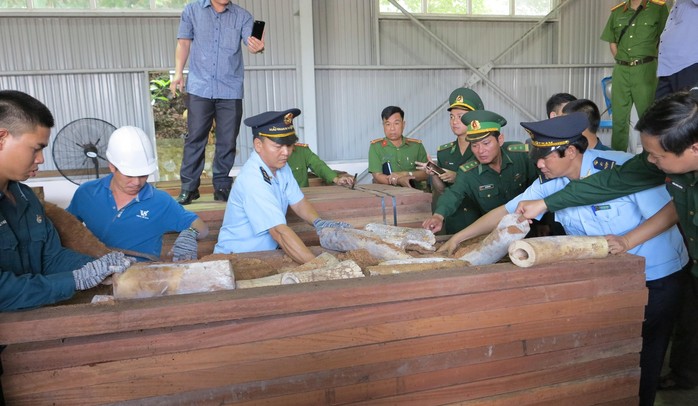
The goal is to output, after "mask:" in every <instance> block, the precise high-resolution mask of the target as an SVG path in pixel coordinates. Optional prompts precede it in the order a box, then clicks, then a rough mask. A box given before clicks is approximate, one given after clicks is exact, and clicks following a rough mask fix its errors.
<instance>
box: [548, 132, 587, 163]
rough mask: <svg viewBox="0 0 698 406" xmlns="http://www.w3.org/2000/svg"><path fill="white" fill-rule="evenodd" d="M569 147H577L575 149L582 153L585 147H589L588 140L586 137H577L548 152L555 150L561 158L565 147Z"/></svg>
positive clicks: (565, 149)
mask: <svg viewBox="0 0 698 406" xmlns="http://www.w3.org/2000/svg"><path fill="white" fill-rule="evenodd" d="M569 147H575V148H577V151H578V152H579V153H580V154H583V153H584V152H586V150H587V148H589V140H588V139H587V137H579V138H577V140H575V141H572V142H571V143H569V144H567V145H563V146H561V147H560V148H558V149H556V150H553V151H551V152H550V153H551V154H552V153H553V152H557V154H558V156H560V158H562V157H564V156H565V151H567V148H569Z"/></svg>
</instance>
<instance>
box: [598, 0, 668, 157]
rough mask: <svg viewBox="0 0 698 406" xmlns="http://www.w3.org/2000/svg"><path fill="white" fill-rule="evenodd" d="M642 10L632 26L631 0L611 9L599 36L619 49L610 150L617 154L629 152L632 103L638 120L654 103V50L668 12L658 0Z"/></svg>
mask: <svg viewBox="0 0 698 406" xmlns="http://www.w3.org/2000/svg"><path fill="white" fill-rule="evenodd" d="M641 7H642V9H640V7H638V9H640V11H639V12H638V13H637V16H636V17H635V19H634V20H633V21H632V22H630V20H631V19H632V18H633V16H634V15H635V13H636V11H635V10H633V9H632V8H630V0H627V1H625V2H623V3H621V4H619V5H617V6H615V7H613V8H612V9H611V15H610V16H609V17H608V22H607V23H606V27H605V28H604V30H603V33H602V34H601V39H602V40H603V41H606V42H609V43H616V44H617V45H618V51H617V53H616V56H615V59H616V64H615V66H614V68H613V91H612V92H611V106H612V107H613V136H612V142H611V148H613V149H614V150H616V151H627V150H628V132H629V124H628V123H629V120H630V109H631V108H632V105H633V103H635V108H636V110H637V114H638V116H642V114H643V113H644V112H645V110H647V108H648V107H649V106H650V104H652V102H653V101H654V92H655V89H656V88H657V46H658V44H659V36H660V34H661V33H662V31H663V30H664V24H665V23H666V19H667V16H668V15H669V10H668V8H667V7H666V5H665V4H664V1H659V0H651V1H648V0H644V1H643V2H642V3H641ZM626 27H627V30H625V33H624V34H623V37H622V38H620V34H621V32H622V31H623V29H624V28H626ZM619 38H620V41H619Z"/></svg>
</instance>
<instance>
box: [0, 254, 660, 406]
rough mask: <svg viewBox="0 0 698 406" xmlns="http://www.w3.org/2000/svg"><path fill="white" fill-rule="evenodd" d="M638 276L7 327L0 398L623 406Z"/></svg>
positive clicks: (86, 314) (388, 285)
mask: <svg viewBox="0 0 698 406" xmlns="http://www.w3.org/2000/svg"><path fill="white" fill-rule="evenodd" d="M279 255H280V254H279V253H278V252H271V253H269V257H276V258H278V257H279ZM277 263H278V262H277ZM642 270H643V260H642V259H641V258H637V257H634V256H630V255H622V256H617V257H616V256H614V257H612V258H607V259H603V260H595V261H570V262H564V263H560V264H552V265H546V266H540V267H533V268H530V269H526V270H522V269H520V268H517V267H515V266H513V265H511V264H497V265H492V266H484V267H472V268H455V269H447V270H439V271H426V272H424V273H418V274H406V275H392V276H378V277H368V278H363V279H362V280H346V281H333V282H328V283H316V284H306V285H296V286H286V287H283V288H279V287H270V288H259V289H249V290H244V291H243V290H241V291H232V292H223V293H224V294H221V293H220V292H217V293H210V294H199V295H183V296H179V297H168V298H155V299H144V300H134V301H128V302H118V303H116V304H114V305H102V306H98V305H75V306H63V307H56V308H51V309H49V308H46V309H37V310H33V311H28V312H20V313H6V314H1V315H0V336H1V337H3V338H4V339H10V341H9V342H10V345H9V346H8V347H7V348H6V349H5V350H4V351H3V353H2V354H1V356H2V359H3V366H4V368H5V371H4V374H3V376H2V386H3V389H4V392H5V398H6V400H7V401H8V403H9V404H18V405H41V404H52V405H81V404H104V403H106V404H113V403H119V404H130V405H156V404H158V405H159V404H167V405H179V404H181V405H188V404H278V405H288V404H349V403H357V402H360V403H364V404H377V405H379V404H400V405H403V404H404V405H430V404H449V403H458V404H460V403H461V402H475V403H477V402H480V403H479V404H512V403H517V404H518V403H520V404H522V405H525V404H538V403H540V404H546V403H547V404H552V402H553V401H555V400H558V401H559V400H561V399H562V400H564V401H566V402H569V403H570V404H591V403H588V402H590V400H589V399H596V400H599V399H602V400H605V401H613V402H617V403H619V404H623V403H624V402H629V401H630V400H631V399H636V395H637V385H638V381H639V367H638V365H639V351H640V348H641V337H640V332H641V324H642V320H643V318H644V305H645V304H646V300H647V290H646V288H645V286H644V285H645V282H644V272H643V271H642ZM30 326H31V327H32V328H30ZM12 340H15V341H12ZM608 382H613V383H614V384H613V385H609V384H608ZM602 395H603V396H605V397H603V398H601V396H602ZM517 406H518V405H517Z"/></svg>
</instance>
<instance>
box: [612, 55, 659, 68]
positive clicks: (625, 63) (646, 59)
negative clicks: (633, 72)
mask: <svg viewBox="0 0 698 406" xmlns="http://www.w3.org/2000/svg"><path fill="white" fill-rule="evenodd" d="M655 59H657V57H656V56H646V57H644V58H641V59H633V60H632V61H619V60H618V59H616V63H617V64H618V65H623V66H635V65H642V64H643V63H647V62H652V61H654V60H655Z"/></svg>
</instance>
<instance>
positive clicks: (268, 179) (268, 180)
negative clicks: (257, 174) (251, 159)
mask: <svg viewBox="0 0 698 406" xmlns="http://www.w3.org/2000/svg"><path fill="white" fill-rule="evenodd" d="M259 170H260V171H261V172H262V177H263V178H264V181H265V182H267V183H268V184H270V185H271V176H269V174H268V173H267V171H265V170H264V168H262V167H261V166H260V167H259Z"/></svg>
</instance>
